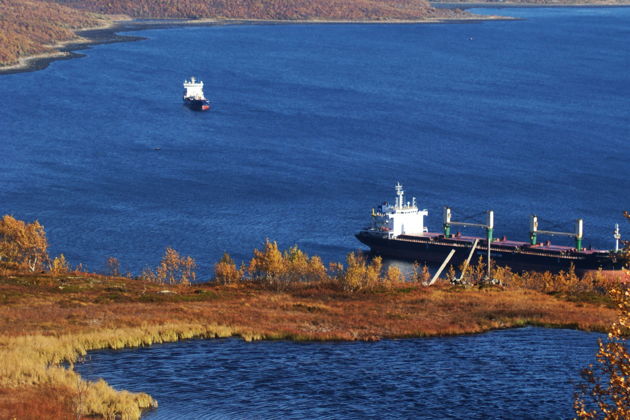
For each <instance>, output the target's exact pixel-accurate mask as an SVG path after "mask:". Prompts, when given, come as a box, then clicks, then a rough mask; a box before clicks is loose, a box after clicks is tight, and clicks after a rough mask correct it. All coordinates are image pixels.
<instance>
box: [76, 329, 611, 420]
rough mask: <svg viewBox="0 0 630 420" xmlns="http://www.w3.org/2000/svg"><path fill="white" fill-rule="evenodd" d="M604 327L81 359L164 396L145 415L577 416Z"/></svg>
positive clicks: (223, 343)
mask: <svg viewBox="0 0 630 420" xmlns="http://www.w3.org/2000/svg"><path fill="white" fill-rule="evenodd" d="M601 336H602V335H601V334H593V333H584V332H579V331H572V330H550V329H540V328H523V329H513V330H502V331H494V332H490V333H486V334H480V335H469V336H459V337H442V338H425V339H406V340H384V341H380V342H376V343H365V342H333V343H326V342H324V343H320V342H317V343H310V342H309V343H296V342H286V341H263V342H253V343H246V342H243V341H241V340H238V339H221V340H198V341H188V342H180V343H172V344H163V345H158V346H153V347H150V348H143V349H136V350H123V351H99V352H94V353H92V354H91V356H90V360H89V361H88V362H87V363H85V364H82V365H79V366H77V369H78V370H79V372H80V373H81V374H82V375H83V376H84V377H87V378H91V379H94V378H97V377H103V378H104V379H105V380H107V381H108V382H109V383H111V384H112V385H114V386H115V387H118V388H124V389H130V390H134V391H145V392H148V393H149V394H151V395H152V396H154V397H155V398H157V400H158V402H159V403H160V407H159V408H158V409H157V410H156V411H154V412H151V413H150V414H148V415H147V417H146V418H147V419H174V418H183V419H184V418H185V419H188V418H195V419H197V418H199V419H206V418H208V419H216V418H220V419H240V418H265V419H268V418H271V419H275V418H278V419H280V418H282V419H284V418H339V419H341V418H379V419H381V418H392V419H393V418H436V419H438V418H440V419H442V418H471V419H492V418H532V419H533V418H536V419H540V418H569V417H571V416H572V398H573V392H574V390H575V387H574V384H575V383H576V382H577V381H578V379H579V370H580V369H581V368H582V367H584V366H586V365H587V364H588V363H591V362H592V361H593V360H594V355H595V352H596V351H597V341H596V339H597V338H598V337H601Z"/></svg>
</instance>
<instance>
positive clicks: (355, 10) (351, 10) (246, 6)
mask: <svg viewBox="0 0 630 420" xmlns="http://www.w3.org/2000/svg"><path fill="white" fill-rule="evenodd" d="M56 1H57V2H58V3H62V4H66V5H68V6H72V7H76V8H81V9H85V10H91V11H96V12H100V13H124V14H127V15H129V16H134V17H159V18H208V17H212V18H213V17H219V18H228V19H274V20H275V19H338V20H362V19H375V20H380V19H418V18H424V17H427V16H429V15H432V14H433V13H435V11H434V10H433V9H432V8H431V6H430V5H429V3H428V2H427V1H426V0H110V1H101V0H56Z"/></svg>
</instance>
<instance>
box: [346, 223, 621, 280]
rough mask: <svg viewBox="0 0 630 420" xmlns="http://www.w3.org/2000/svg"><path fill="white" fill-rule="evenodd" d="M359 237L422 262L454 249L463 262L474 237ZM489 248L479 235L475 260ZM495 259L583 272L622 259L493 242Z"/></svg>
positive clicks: (388, 253) (389, 253)
mask: <svg viewBox="0 0 630 420" xmlns="http://www.w3.org/2000/svg"><path fill="white" fill-rule="evenodd" d="M356 237H357V239H359V241H361V242H362V243H364V244H365V245H367V246H369V247H370V250H371V251H372V253H374V254H377V255H381V256H385V257H391V258H396V259H403V260H408V261H417V262H418V263H421V264H440V263H442V262H443V261H444V259H445V258H446V257H447V256H448V254H449V253H450V251H451V250H452V249H455V254H454V255H453V258H452V259H451V261H450V264H452V265H455V266H459V265H460V264H461V263H462V262H464V261H465V260H466V259H467V258H468V255H469V254H470V250H471V249H472V246H473V243H474V240H470V239H465V240H464V239H455V238H445V237H444V236H443V235H432V236H406V235H400V236H398V237H396V238H389V237H387V235H385V234H383V235H381V234H377V233H373V232H367V231H361V232H359V233H358V234H356ZM487 252H488V247H487V241H486V240H485V239H481V238H479V242H478V245H477V248H476V249H475V254H474V256H473V258H472V260H471V263H475V262H477V260H478V259H479V257H480V256H481V257H482V258H483V260H484V263H485V260H486V255H487ZM490 252H491V259H492V261H493V263H494V264H497V265H500V266H506V267H510V268H511V269H512V270H513V271H515V272H520V271H530V270H531V271H552V272H558V271H560V270H564V271H568V270H569V269H570V267H571V266H573V267H574V269H575V271H576V272H579V273H583V272H587V271H591V270H620V269H621V268H622V262H621V261H619V260H618V259H617V258H615V256H614V255H613V254H611V253H609V252H605V251H582V252H580V251H576V250H573V251H551V250H545V249H542V248H536V247H530V246H529V245H527V244H525V243H523V246H502V245H501V244H496V245H495V243H494V242H493V243H492V244H491V246H490Z"/></svg>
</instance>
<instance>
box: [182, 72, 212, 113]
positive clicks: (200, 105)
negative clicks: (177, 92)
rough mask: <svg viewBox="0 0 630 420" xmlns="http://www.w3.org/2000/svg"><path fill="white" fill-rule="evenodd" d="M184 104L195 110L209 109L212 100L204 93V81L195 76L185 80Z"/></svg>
mask: <svg viewBox="0 0 630 420" xmlns="http://www.w3.org/2000/svg"><path fill="white" fill-rule="evenodd" d="M184 104H185V105H186V106H188V107H189V108H190V109H193V110H195V111H207V110H209V109H210V102H209V101H208V100H207V99H206V97H205V96H204V94H203V82H202V81H201V80H200V81H197V80H196V79H195V78H194V77H191V78H190V80H184Z"/></svg>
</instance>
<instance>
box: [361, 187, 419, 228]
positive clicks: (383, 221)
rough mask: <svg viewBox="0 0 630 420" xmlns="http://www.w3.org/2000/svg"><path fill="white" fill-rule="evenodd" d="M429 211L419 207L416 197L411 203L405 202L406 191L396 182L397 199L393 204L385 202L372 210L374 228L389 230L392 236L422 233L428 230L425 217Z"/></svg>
mask: <svg viewBox="0 0 630 420" xmlns="http://www.w3.org/2000/svg"><path fill="white" fill-rule="evenodd" d="M428 215H429V212H428V211H427V210H426V209H425V210H420V209H418V206H417V205H416V198H415V197H413V198H412V200H411V203H410V202H409V201H407V202H406V203H405V191H404V190H403V187H402V185H400V183H397V184H396V201H395V204H394V205H393V206H392V205H391V204H389V203H383V204H381V205H380V206H378V208H377V209H376V210H372V229H373V230H375V231H380V232H387V234H388V236H389V237H390V238H395V237H397V236H399V235H422V234H423V233H425V232H427V228H426V227H425V226H424V218H425V216H428Z"/></svg>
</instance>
